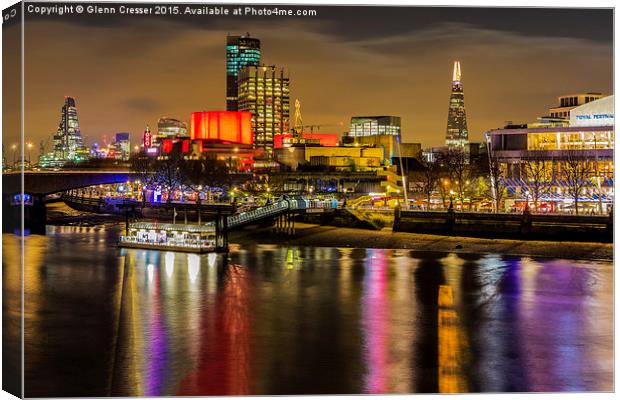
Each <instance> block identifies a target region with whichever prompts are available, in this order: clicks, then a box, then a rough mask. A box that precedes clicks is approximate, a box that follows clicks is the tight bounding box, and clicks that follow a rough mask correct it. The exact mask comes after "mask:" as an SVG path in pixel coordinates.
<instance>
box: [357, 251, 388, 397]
mask: <svg viewBox="0 0 620 400" xmlns="http://www.w3.org/2000/svg"><path fill="white" fill-rule="evenodd" d="M365 267H366V271H365V276H364V291H363V295H362V320H363V326H362V331H363V332H362V334H363V340H364V345H363V346H364V348H363V351H364V359H365V361H366V368H367V372H366V375H365V376H364V391H365V392H366V393H374V394H376V393H386V392H387V389H388V388H387V375H388V371H387V367H388V365H387V364H388V360H387V358H388V334H389V332H388V318H389V315H388V305H387V299H386V290H387V258H386V257H385V251H384V250H380V249H369V250H368V257H367V258H366V265H365Z"/></svg>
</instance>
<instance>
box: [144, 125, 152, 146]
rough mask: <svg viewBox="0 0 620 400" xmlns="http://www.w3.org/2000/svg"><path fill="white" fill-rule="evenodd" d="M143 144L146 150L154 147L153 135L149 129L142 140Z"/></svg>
mask: <svg viewBox="0 0 620 400" xmlns="http://www.w3.org/2000/svg"><path fill="white" fill-rule="evenodd" d="M142 143H143V144H144V147H145V148H149V147H151V146H152V145H153V134H152V133H151V130H150V129H149V128H148V127H147V128H146V130H145V131H144V137H143V139H142Z"/></svg>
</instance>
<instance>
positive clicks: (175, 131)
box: [153, 117, 189, 146]
mask: <svg viewBox="0 0 620 400" xmlns="http://www.w3.org/2000/svg"><path fill="white" fill-rule="evenodd" d="M188 137H189V135H188V133H187V124H186V123H185V122H183V121H179V120H178V119H175V118H169V117H161V118H160V119H159V120H158V121H157V135H155V137H154V138H153V139H154V140H153V145H155V146H158V145H159V143H160V142H161V141H162V140H165V139H177V138H179V139H185V138H188Z"/></svg>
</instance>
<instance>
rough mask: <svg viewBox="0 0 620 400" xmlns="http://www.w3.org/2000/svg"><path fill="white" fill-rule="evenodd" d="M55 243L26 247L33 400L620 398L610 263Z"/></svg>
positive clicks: (97, 231)
mask: <svg viewBox="0 0 620 400" xmlns="http://www.w3.org/2000/svg"><path fill="white" fill-rule="evenodd" d="M48 229H49V234H48V236H46V237H43V236H30V237H28V238H26V254H27V257H28V258H27V264H26V269H25V287H26V295H25V298H26V316H25V320H26V329H25V337H26V344H25V352H26V357H25V369H26V371H25V373H26V396H105V395H114V396H133V395H149V396H152V395H224V394H231V395H233V394H234V395H241V394H298V393H309V394H318V393H413V392H455V391H456V392H467V391H474V392H486V391H492V392H498V391H601V390H602V391H609V390H612V389H613V384H612V372H613V371H612V368H613V367H612V365H613V364H612V362H613V342H612V331H613V325H612V303H613V301H612V299H613V296H612V283H613V281H612V265H611V263H599V262H586V261H584V262H577V261H565V260H534V259H530V258H511V257H502V256H499V255H484V256H475V255H456V254H431V253H416V252H415V251H409V250H379V249H342V248H310V247H286V246H273V245H256V246H253V247H244V248H240V247H239V246H233V248H232V251H231V253H230V254H229V255H228V256H215V255H200V256H198V255H193V254H189V255H188V254H182V253H171V252H158V251H143V250H120V249H118V248H116V246H115V243H116V238H117V236H118V230H117V228H110V227H108V228H101V227H94V228H76V227H49V228H48ZM3 239H4V240H3V250H4V255H5V261H6V262H5V264H4V265H3V267H4V268H3V269H4V274H5V290H9V291H11V292H13V293H15V295H16V296H17V295H18V293H19V285H18V283H19V278H18V275H17V274H18V271H17V270H16V269H15V267H13V266H14V265H17V262H18V261H17V260H18V258H17V257H18V256H17V253H16V252H15V250H13V248H12V246H15V245H16V239H15V238H14V237H13V236H12V235H5V236H4V238H3ZM12 265H13V266H12Z"/></svg>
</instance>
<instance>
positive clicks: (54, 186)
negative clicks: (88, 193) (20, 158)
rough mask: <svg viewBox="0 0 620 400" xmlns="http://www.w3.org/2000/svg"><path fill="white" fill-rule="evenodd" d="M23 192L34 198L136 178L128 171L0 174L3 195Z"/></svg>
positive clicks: (18, 172)
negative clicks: (0, 175) (0, 176)
mask: <svg viewBox="0 0 620 400" xmlns="http://www.w3.org/2000/svg"><path fill="white" fill-rule="evenodd" d="M22 176H23V183H24V186H23V191H24V193H28V194H31V195H35V196H45V195H48V194H52V193H58V192H64V191H67V190H71V189H79V188H83V187H88V186H94V185H105V184H111V183H122V182H127V181H128V180H132V179H133V178H135V177H136V174H135V173H132V172H129V171H128V170H110V171H105V170H65V171H24V172H23V174H22V172H20V171H17V172H8V173H3V174H2V192H3V194H16V193H20V192H21V191H22Z"/></svg>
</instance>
